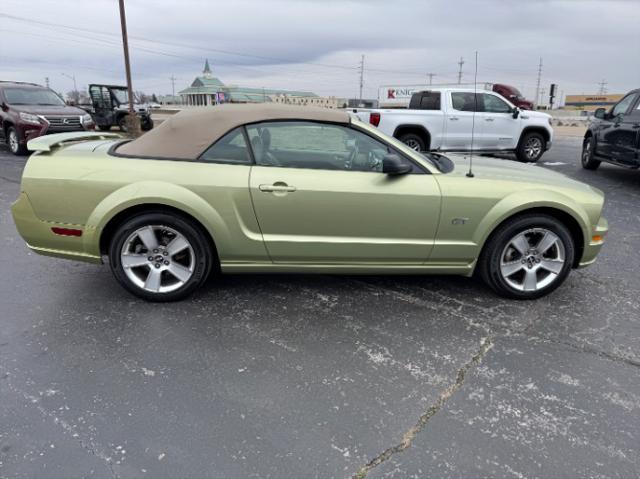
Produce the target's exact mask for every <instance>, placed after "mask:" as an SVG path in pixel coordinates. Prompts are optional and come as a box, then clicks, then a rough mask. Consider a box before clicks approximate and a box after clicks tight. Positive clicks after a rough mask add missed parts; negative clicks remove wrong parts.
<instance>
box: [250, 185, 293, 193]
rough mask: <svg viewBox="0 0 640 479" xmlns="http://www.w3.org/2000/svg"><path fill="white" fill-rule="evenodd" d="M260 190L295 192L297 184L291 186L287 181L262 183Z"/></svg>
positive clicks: (266, 191) (267, 191)
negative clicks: (270, 183) (271, 183)
mask: <svg viewBox="0 0 640 479" xmlns="http://www.w3.org/2000/svg"><path fill="white" fill-rule="evenodd" d="M258 189H259V190H260V191H264V192H265V193H293V192H294V191H296V187H295V186H289V185H287V184H286V183H274V184H273V185H260V186H258Z"/></svg>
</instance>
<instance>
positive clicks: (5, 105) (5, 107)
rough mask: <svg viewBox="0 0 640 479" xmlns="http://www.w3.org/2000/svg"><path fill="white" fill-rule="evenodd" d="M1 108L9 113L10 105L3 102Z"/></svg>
mask: <svg viewBox="0 0 640 479" xmlns="http://www.w3.org/2000/svg"><path fill="white" fill-rule="evenodd" d="M0 108H2V111H7V110H8V109H9V105H7V104H6V103H5V102H2V105H0Z"/></svg>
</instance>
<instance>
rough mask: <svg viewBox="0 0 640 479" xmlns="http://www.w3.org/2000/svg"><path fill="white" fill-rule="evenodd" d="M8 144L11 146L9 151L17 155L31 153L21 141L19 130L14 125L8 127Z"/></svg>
mask: <svg viewBox="0 0 640 479" xmlns="http://www.w3.org/2000/svg"><path fill="white" fill-rule="evenodd" d="M7 146H8V147H9V151H10V152H11V153H13V154H14V155H16V156H24V155H26V154H28V153H29V150H27V147H26V146H25V145H23V144H21V143H20V137H19V136H18V130H16V129H15V127H13V126H10V127H9V128H7Z"/></svg>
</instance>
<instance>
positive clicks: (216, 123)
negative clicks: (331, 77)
mask: <svg viewBox="0 0 640 479" xmlns="http://www.w3.org/2000/svg"><path fill="white" fill-rule="evenodd" d="M269 120H311V121H326V122H332V123H349V121H350V117H349V114H348V113H347V112H346V111H341V110H330V109H328V108H309V107H305V106H293V105H273V104H268V103H261V104H257V105H251V104H244V105H230V104H228V105H218V106H214V107H209V108H206V107H203V108H198V109H193V110H185V111H182V112H180V113H177V114H176V115H174V116H172V117H170V118H169V119H168V120H166V121H165V122H163V123H162V124H161V125H160V126H159V127H157V128H154V129H153V130H151V131H149V132H147V133H145V134H144V135H142V136H141V137H139V138H137V139H135V140H133V141H130V142H128V143H124V144H123V145H121V146H120V147H118V149H117V154H124V155H131V156H142V157H145V156H147V157H149V156H150V157H157V158H179V159H185V160H193V159H195V158H197V157H198V156H200V155H201V154H202V153H203V152H204V151H205V150H206V149H207V148H208V147H209V146H210V145H211V144H212V143H214V142H215V141H217V140H218V139H219V138H220V137H222V136H224V134H225V133H227V132H229V131H230V130H232V129H234V128H236V127H238V126H241V125H245V124H247V123H255V122H259V121H269Z"/></svg>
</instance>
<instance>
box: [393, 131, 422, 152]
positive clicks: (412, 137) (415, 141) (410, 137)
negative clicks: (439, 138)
mask: <svg viewBox="0 0 640 479" xmlns="http://www.w3.org/2000/svg"><path fill="white" fill-rule="evenodd" d="M398 140H400V141H401V142H402V143H404V144H405V145H407V146H408V147H409V148H411V149H412V150H416V151H425V150H426V149H427V145H425V143H424V140H423V139H422V138H420V136H418V135H416V134H415V133H405V134H404V135H400V137H399V138H398Z"/></svg>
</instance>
